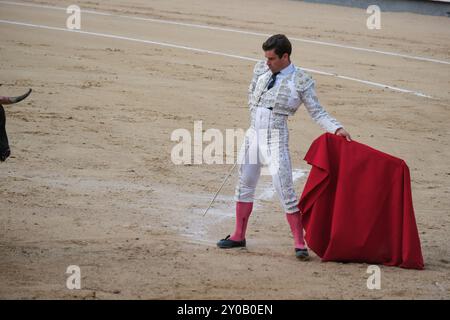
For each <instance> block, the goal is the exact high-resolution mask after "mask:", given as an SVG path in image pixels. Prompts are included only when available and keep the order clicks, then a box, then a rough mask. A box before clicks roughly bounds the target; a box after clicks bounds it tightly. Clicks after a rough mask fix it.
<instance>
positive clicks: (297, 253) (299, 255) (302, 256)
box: [295, 248, 309, 261]
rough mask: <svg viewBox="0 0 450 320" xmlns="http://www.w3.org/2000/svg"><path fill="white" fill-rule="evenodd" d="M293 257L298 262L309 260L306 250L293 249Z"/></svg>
mask: <svg viewBox="0 0 450 320" xmlns="http://www.w3.org/2000/svg"><path fill="white" fill-rule="evenodd" d="M295 256H296V257H297V259H298V260H301V261H308V260H309V253H308V249H306V248H305V249H298V248H295Z"/></svg>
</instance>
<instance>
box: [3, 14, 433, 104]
mask: <svg viewBox="0 0 450 320" xmlns="http://www.w3.org/2000/svg"><path fill="white" fill-rule="evenodd" d="M0 23H5V24H11V25H18V26H25V27H31V28H38V29H46V30H54V31H64V32H71V33H78V34H84V35H90V36H96V37H103V38H110V39H119V40H126V41H133V42H139V43H146V44H153V45H159V46H163V47H169V48H175V49H183V50H190V51H194V52H199V53H207V54H212V55H217V56H222V57H228V58H235V59H241V60H247V61H253V62H257V61H260V59H256V58H251V57H245V56H240V55H235V54H229V53H224V52H219V51H212V50H206V49H199V48H193V47H187V46H182V45H177V44H172V43H166V42H158V41H152V40H144V39H137V38H131V37H125V36H119V35H114V34H107V33H98V32H90V31H82V30H70V29H66V28H59V27H51V26H45V25H40V24H32V23H26V22H19V21H11V20H2V19H0ZM301 69H303V70H305V71H308V72H311V73H316V74H321V75H326V76H332V77H336V78H340V79H345V80H349V81H355V82H359V83H363V84H367V85H371V86H375V87H379V88H383V89H390V90H392V91H396V92H402V93H408V94H414V95H416V96H419V97H424V98H429V99H433V97H431V96H429V95H426V94H423V93H421V92H417V91H413V90H409V89H403V88H398V87H393V86H390V85H387V84H383V83H378V82H372V81H367V80H361V79H357V78H353V77H348V76H343V75H338V74H335V73H330V72H325V71H320V70H314V69H309V68H301Z"/></svg>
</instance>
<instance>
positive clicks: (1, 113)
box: [0, 89, 31, 161]
mask: <svg viewBox="0 0 450 320" xmlns="http://www.w3.org/2000/svg"><path fill="white" fill-rule="evenodd" d="M30 93H31V89H29V90H28V92H27V93H25V94H23V95H21V96H19V97H0V161H5V160H6V158H8V157H9V155H10V154H11V150H10V149H9V143H8V135H7V134H6V116H5V109H4V108H3V105H2V104H13V103H17V102H19V101H22V100H23V99H25V98H26V97H28V96H29V95H30Z"/></svg>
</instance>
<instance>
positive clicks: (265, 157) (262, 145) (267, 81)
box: [217, 61, 342, 260]
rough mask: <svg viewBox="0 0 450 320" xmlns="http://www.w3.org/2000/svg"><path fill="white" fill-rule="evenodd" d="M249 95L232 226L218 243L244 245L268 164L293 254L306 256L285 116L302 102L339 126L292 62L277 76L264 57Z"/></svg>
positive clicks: (325, 124) (322, 120)
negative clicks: (263, 167) (234, 225)
mask: <svg viewBox="0 0 450 320" xmlns="http://www.w3.org/2000/svg"><path fill="white" fill-rule="evenodd" d="M248 94H249V97H248V105H249V108H250V113H251V125H250V130H249V132H250V134H248V135H246V137H245V140H244V143H243V145H242V148H241V152H240V156H239V164H240V166H239V180H238V183H237V186H236V191H235V200H236V228H235V231H234V233H233V234H232V235H231V236H230V235H228V236H227V237H226V238H225V239H222V240H220V241H219V242H218V243H217V246H218V247H219V248H233V247H244V246H246V240H245V231H246V228H247V223H248V220H249V217H250V214H251V212H252V209H253V199H254V196H255V189H256V184H257V182H258V179H259V177H260V174H261V168H262V166H263V165H267V166H268V167H269V170H270V174H271V175H272V181H273V185H274V187H275V189H276V191H277V194H278V197H279V199H280V202H281V204H282V207H283V209H284V211H285V213H286V218H287V220H288V222H289V225H290V228H291V231H292V235H293V237H294V242H295V251H296V257H297V258H299V259H300V260H307V259H309V254H308V250H307V249H306V247H305V243H304V238H303V226H302V218H301V214H300V212H299V209H298V207H297V205H298V197H297V195H296V193H295V189H294V184H293V179H292V167H291V158H290V154H289V145H288V144H289V132H288V127H287V119H288V117H289V116H291V115H293V114H294V113H295V112H296V111H297V109H298V108H299V106H300V105H301V104H302V103H303V104H304V105H305V107H306V110H307V111H308V113H309V114H310V116H311V118H312V119H313V120H314V121H315V122H317V123H318V124H319V125H320V126H321V127H322V128H323V129H324V130H326V131H328V132H331V133H336V131H337V129H339V128H342V125H341V124H340V123H339V122H338V121H336V119H334V118H332V117H331V116H330V115H329V114H328V113H327V112H326V111H325V110H324V108H322V106H321V105H320V104H319V100H318V99H317V96H316V92H315V89H314V81H313V79H312V78H311V77H310V76H309V75H308V74H307V73H305V72H304V71H302V70H301V69H300V68H298V67H296V66H294V65H293V64H292V63H291V64H289V65H288V66H287V67H285V68H284V69H282V70H281V71H280V72H277V73H276V74H272V72H271V71H270V69H269V67H268V66H267V65H266V63H265V61H260V62H258V63H256V66H255V68H254V71H253V79H252V82H251V83H250V87H249V92H248ZM275 133H276V134H275ZM255 154H256V157H255ZM255 160H256V161H255Z"/></svg>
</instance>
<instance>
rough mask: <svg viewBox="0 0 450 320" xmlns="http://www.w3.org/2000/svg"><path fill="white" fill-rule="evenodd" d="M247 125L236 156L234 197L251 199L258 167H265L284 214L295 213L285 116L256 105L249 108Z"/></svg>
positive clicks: (296, 202) (237, 199)
mask: <svg viewBox="0 0 450 320" xmlns="http://www.w3.org/2000/svg"><path fill="white" fill-rule="evenodd" d="M251 117H252V118H251V127H250V130H249V131H248V132H249V134H248V135H246V137H245V140H244V142H243V145H242V147H241V151H240V155H239V159H238V161H239V179H238V183H237V186H236V189H235V200H236V201H241V202H253V201H254V197H255V190H256V186H257V184H258V180H259V177H260V176H261V170H262V168H263V167H266V166H267V168H268V172H269V173H270V174H271V176H272V183H273V186H274V188H275V190H276V192H277V195H278V198H279V200H280V203H281V206H282V208H283V210H284V212H285V213H294V212H298V207H297V205H298V197H297V195H296V193H295V190H294V183H293V180H292V166H291V157H290V154H289V131H288V128H287V116H285V115H280V114H275V113H273V112H272V111H271V110H269V109H266V108H263V107H258V108H255V109H254V110H253V111H252V114H251Z"/></svg>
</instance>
